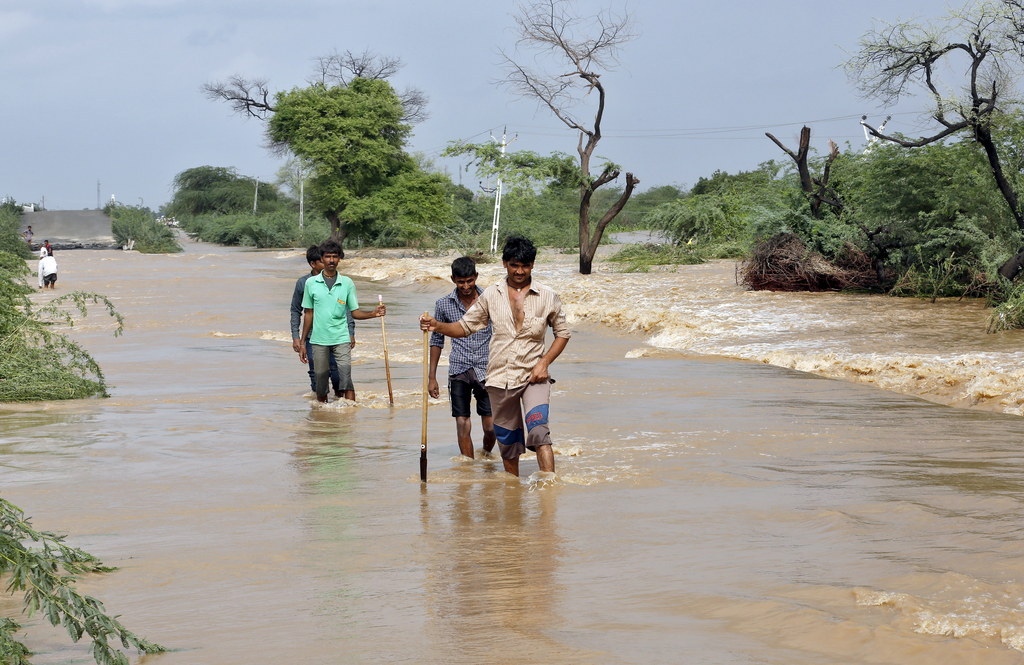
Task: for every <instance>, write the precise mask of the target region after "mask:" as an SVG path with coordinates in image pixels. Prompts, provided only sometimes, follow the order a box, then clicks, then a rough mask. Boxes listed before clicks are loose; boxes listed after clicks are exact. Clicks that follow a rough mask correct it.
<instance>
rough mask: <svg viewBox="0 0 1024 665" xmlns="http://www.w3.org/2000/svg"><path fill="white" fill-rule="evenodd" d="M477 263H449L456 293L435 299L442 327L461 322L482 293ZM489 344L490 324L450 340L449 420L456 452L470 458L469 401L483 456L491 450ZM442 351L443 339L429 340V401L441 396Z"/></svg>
mask: <svg viewBox="0 0 1024 665" xmlns="http://www.w3.org/2000/svg"><path fill="white" fill-rule="evenodd" d="M477 276H478V275H477V272H476V263H475V262H474V261H473V259H471V258H469V257H468V256H463V257H461V258H458V259H455V260H454V261H452V282H454V283H455V290H454V291H452V292H451V293H449V294H448V295H446V296H444V297H443V298H438V300H437V304H436V305H435V306H434V318H435V319H436V320H438V321H443V322H445V323H454V322H455V321H458V320H460V319H461V318H462V316H463V315H464V314H465V313H466V310H468V309H469V308H470V307H472V306H473V304H474V303H476V299H477V298H478V297H479V296H480V294H481V293H482V290H481V289H480V287H478V286H477V285H476V278H477ZM490 344H491V324H489V323H488V324H487V327H486V328H484V329H482V330H479V331H477V332H475V333H473V334H472V335H470V336H469V337H460V338H453V339H452V351H451V354H450V355H449V357H448V396H449V398H450V399H451V402H452V417H453V418H455V431H456V434H457V436H458V440H459V452H461V453H462V454H463V455H465V456H466V457H473V438H472V430H473V421H472V419H471V417H470V413H469V403H470V397H471V396H472V397H474V398H476V412H477V415H479V416H480V421H481V424H482V425H483V428H484V455H485V456H486V455H490V452H491V450H493V449H494V441H495V438H494V419H493V418H492V417H491V400H490V399H489V398H488V397H487V389H486V388H484V379H486V378H487V357H488V352H489V350H490ZM442 348H444V335H442V334H440V333H436V332H435V333H433V334H432V335H431V336H430V373H429V383H428V386H427V390H428V392H429V393H430V396H431V397H437V396H438V395H440V393H441V390H440V388H439V386H438V385H437V377H436V374H437V361H438V360H440V359H441V349H442Z"/></svg>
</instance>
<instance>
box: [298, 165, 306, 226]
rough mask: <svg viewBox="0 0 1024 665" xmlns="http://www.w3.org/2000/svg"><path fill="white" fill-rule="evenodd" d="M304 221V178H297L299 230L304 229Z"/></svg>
mask: <svg viewBox="0 0 1024 665" xmlns="http://www.w3.org/2000/svg"><path fill="white" fill-rule="evenodd" d="M305 220H306V178H305V176H299V229H303V228H305V226H304V224H305Z"/></svg>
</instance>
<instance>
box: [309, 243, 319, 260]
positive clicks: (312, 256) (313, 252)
mask: <svg viewBox="0 0 1024 665" xmlns="http://www.w3.org/2000/svg"><path fill="white" fill-rule="evenodd" d="M319 260H320V247H319V245H310V246H309V249H307V250H306V263H315V262H317V261H319Z"/></svg>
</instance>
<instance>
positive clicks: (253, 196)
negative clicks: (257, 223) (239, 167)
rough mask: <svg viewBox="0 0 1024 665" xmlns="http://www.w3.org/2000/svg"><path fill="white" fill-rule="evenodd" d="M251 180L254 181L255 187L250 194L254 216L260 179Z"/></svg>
mask: <svg viewBox="0 0 1024 665" xmlns="http://www.w3.org/2000/svg"><path fill="white" fill-rule="evenodd" d="M253 180H255V181H256V187H255V189H254V190H253V193H252V214H254V215H255V214H256V200H257V199H258V198H259V196H260V179H259V178H253Z"/></svg>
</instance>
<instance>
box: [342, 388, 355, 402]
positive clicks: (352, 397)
mask: <svg viewBox="0 0 1024 665" xmlns="http://www.w3.org/2000/svg"><path fill="white" fill-rule="evenodd" d="M345 399H349V400H352V401H353V402H354V401H356V391H354V390H346V391H345Z"/></svg>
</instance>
